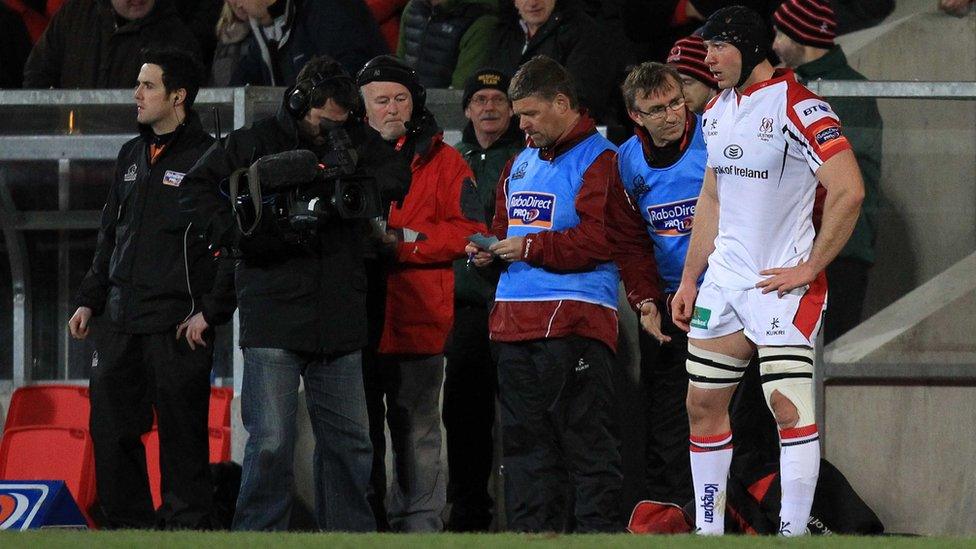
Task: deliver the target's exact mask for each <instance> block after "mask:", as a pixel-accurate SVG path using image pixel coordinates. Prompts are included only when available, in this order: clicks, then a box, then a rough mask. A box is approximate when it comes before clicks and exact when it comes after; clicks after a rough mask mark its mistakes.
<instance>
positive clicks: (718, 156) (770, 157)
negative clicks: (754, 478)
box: [672, 6, 864, 536]
mask: <svg viewBox="0 0 976 549" xmlns="http://www.w3.org/2000/svg"><path fill="white" fill-rule="evenodd" d="M701 35H702V38H704V39H705V44H706V46H707V48H708V54H707V55H706V57H705V63H706V64H707V65H708V67H709V69H710V70H711V71H712V73H713V74H714V75H715V78H716V80H717V81H718V84H719V88H720V89H721V90H722V91H721V92H720V94H719V95H718V96H716V97H715V98H714V99H713V100H712V101H711V102H710V103H709V104H708V107H707V108H706V110H705V113H704V115H703V118H702V126H703V131H704V137H705V141H706V146H707V149H708V159H707V161H706V171H705V178H704V182H703V185H702V191H701V195H700V196H699V198H698V204H697V208H696V212H695V223H694V228H693V231H692V236H691V243H690V246H689V250H688V255H687V258H686V261H685V266H684V270H683V272H682V280H681V283H680V286H679V288H678V290H677V292H676V293H675V296H674V300H673V302H672V311H673V319H674V321H675V324H677V325H679V326H680V327H683V328H684V329H686V330H689V334H688V362H687V369H688V375H689V381H690V383H689V387H688V399H687V406H688V418H689V425H690V431H691V437H690V445H689V448H690V451H691V452H690V454H691V468H692V477H693V483H694V490H695V501H696V511H697V512H696V518H695V523H696V527H697V530H698V532H700V533H703V534H722V533H724V514H725V493H726V478H727V477H728V471H729V464H730V462H731V460H732V432H731V427H730V423H729V415H728V408H729V400H730V398H731V397H732V393H733V392H734V391H735V387H736V385H737V384H738V381H739V379H741V377H742V374H743V372H744V370H745V368H746V367H747V365H748V364H749V360H750V358H751V357H752V356H753V354H754V353H757V352H758V354H759V362H760V374H761V379H762V382H763V393H764V395H765V397H766V402H767V404H768V405H769V408H770V410H771V411H772V413H773V415H774V416H775V418H776V423H777V425H778V428H779V435H780V479H781V485H782V507H781V511H780V533H781V534H782V535H787V536H796V535H803V534H805V533H806V531H807V530H806V524H807V520H808V518H809V515H810V507H811V505H812V503H813V494H814V490H815V488H816V484H817V477H818V474H819V467H820V442H819V438H818V435H817V425H816V419H815V414H814V398H813V364H814V360H813V346H814V342H815V339H816V337H817V332H818V331H819V329H820V320H821V318H822V312H823V309H824V306H825V304H826V298H827V295H826V293H827V285H826V279H825V277H824V274H823V271H824V268H825V267H826V266H827V264H828V263H830V261H831V260H832V259H833V258H834V256H836V255H837V253H838V252H839V251H840V250H841V248H842V247H843V246H844V244H845V242H846V241H847V239H848V238H849V237H850V234H851V232H852V230H853V228H854V224H855V222H856V221H857V216H858V211H859V208H860V204H861V201H862V199H863V196H864V189H863V184H862V182H861V175H860V172H859V171H858V167H857V163H856V161H855V159H854V155H853V153H852V152H851V148H850V145H849V144H848V142H847V139H845V138H844V136H843V133H842V131H841V126H840V121H839V120H838V119H837V116H836V115H835V114H834V113H833V111H832V110H831V108H830V105H828V104H827V103H826V102H825V101H823V100H822V99H820V98H819V97H817V96H816V95H815V94H813V93H812V92H810V91H809V90H807V89H806V88H804V87H803V86H802V85H800V84H799V83H797V82H796V79H795V77H794V75H793V72H792V71H790V70H788V69H786V70H782V69H781V70H775V71H774V69H773V67H772V65H770V63H769V61H767V60H766V53H767V51H768V49H769V46H770V42H771V40H770V37H769V34H768V33H767V30H766V26H765V23H764V22H763V20H762V19H761V18H760V17H759V15H758V14H756V13H755V12H753V11H751V10H749V9H747V8H744V7H742V6H732V7H728V8H723V9H721V10H719V11H717V12H715V13H714V14H713V15H712V16H711V17H710V18H709V19H708V21H707V22H706V24H705V26H704V27H703V29H702V32H701ZM818 183H819V184H820V185H822V186H823V187H824V188H825V189H826V195H825V200H824V203H823V218H822V222H821V224H820V227H819V229H816V230H815V228H814V222H813V206H814V197H815V192H816V187H817V184H818ZM706 266H707V268H708V270H707V272H706V273H705V278H704V281H703V282H702V285H701V288H700V289H696V281H697V280H698V278H699V276H700V275H701V273H702V272H703V271H705V268H706Z"/></svg>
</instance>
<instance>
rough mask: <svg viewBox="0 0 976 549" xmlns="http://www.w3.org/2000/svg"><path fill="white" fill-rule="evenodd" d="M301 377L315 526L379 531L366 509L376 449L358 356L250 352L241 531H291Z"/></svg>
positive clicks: (244, 392) (237, 525) (237, 518)
mask: <svg viewBox="0 0 976 549" xmlns="http://www.w3.org/2000/svg"><path fill="white" fill-rule="evenodd" d="M299 376H302V377H303V378H304V380H305V403H306V405H307V406H308V415H309V419H310V421H311V424H312V433H313V435H314V437H315V455H314V456H313V460H314V462H313V471H314V482H315V518H316V522H317V523H318V527H319V528H320V529H322V530H338V531H349V532H367V531H373V530H375V529H376V523H375V521H374V519H373V513H372V510H371V509H370V507H369V504H368V503H367V501H366V488H367V485H368V483H369V475H370V470H371V467H372V455H373V447H372V445H371V444H370V439H369V419H368V417H367V414H366V398H365V393H364V391H363V374H362V357H361V354H360V352H359V351H355V352H353V353H349V354H346V355H341V356H337V357H326V356H322V355H320V354H314V353H301V352H295V351H289V350H286V349H267V348H245V349H244V379H243V385H242V388H241V415H242V419H243V420H244V429H245V430H247V432H248V435H249V437H248V439H247V445H246V446H245V448H244V471H243V474H242V476H241V490H240V495H239V496H238V498H237V512H236V513H235V515H234V529H235V530H286V529H287V528H288V521H289V518H290V515H291V505H292V498H293V495H294V481H295V478H294V477H295V474H294V470H293V464H294V453H295V432H296V426H295V413H296V411H297V409H298V385H299Z"/></svg>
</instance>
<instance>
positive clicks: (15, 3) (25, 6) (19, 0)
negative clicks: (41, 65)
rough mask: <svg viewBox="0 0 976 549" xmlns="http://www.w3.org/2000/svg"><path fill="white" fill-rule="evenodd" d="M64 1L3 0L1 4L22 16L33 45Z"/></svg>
mask: <svg viewBox="0 0 976 549" xmlns="http://www.w3.org/2000/svg"><path fill="white" fill-rule="evenodd" d="M63 2H64V0H46V1H45V0H2V2H0V4H2V5H4V6H6V7H7V8H8V9H9V10H11V11H13V12H14V13H15V14H16V15H17V16H18V17H20V19H21V20H22V21H23V25H24V27H25V28H26V29H27V33H28V34H29V35H30V44H31V45H32V46H33V45H34V44H35V43H37V41H38V40H39V39H40V38H41V35H42V34H44V29H46V28H47V25H48V23H50V22H51V17H52V16H53V15H54V14H55V13H57V12H58V10H59V9H60V8H61V4H62V3H63ZM4 28H8V27H4Z"/></svg>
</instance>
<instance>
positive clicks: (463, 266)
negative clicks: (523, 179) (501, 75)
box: [454, 118, 525, 306]
mask: <svg viewBox="0 0 976 549" xmlns="http://www.w3.org/2000/svg"><path fill="white" fill-rule="evenodd" d="M454 148H455V149H457V150H458V152H460V153H461V156H463V157H464V160H465V162H467V163H468V166H470V167H471V171H473V172H474V177H475V181H476V182H477V184H478V196H479V197H480V198H481V202H482V204H483V205H484V208H485V224H486V225H488V228H489V229H490V228H491V220H492V219H493V218H494V217H495V189H496V187H497V186H498V178H499V176H501V173H502V170H504V169H505V165H506V164H508V161H509V160H511V159H512V157H514V156H515V155H516V154H518V153H519V152H520V151H521V150H522V149H524V148H525V134H524V133H522V131H521V130H520V129H519V127H518V120H517V119H516V118H513V119H512V122H511V124H509V126H508V131H507V132H505V134H504V135H502V136H501V137H499V138H498V140H497V141H495V142H494V143H492V144H491V146H490V147H488V148H487V149H482V148H481V145H480V144H478V139H477V138H476V137H475V134H474V127H473V126H472V125H471V122H468V125H467V126H465V128H464V133H463V134H462V135H461V141H460V142H459V143H458V144H457V145H454ZM497 283H498V273H497V272H495V270H494V269H476V268H474V267H468V265H467V260H466V259H459V260H457V261H455V262H454V301H455V303H464V304H468V305H484V306H488V305H489V304H490V303H491V301H492V300H493V299H494V298H495V285H496V284H497Z"/></svg>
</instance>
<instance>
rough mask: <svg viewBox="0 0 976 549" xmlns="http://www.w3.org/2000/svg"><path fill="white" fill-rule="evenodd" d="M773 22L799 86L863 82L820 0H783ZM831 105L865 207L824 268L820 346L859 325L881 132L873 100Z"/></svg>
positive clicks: (870, 253) (873, 230) (870, 258)
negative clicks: (854, 166) (857, 172)
mask: <svg viewBox="0 0 976 549" xmlns="http://www.w3.org/2000/svg"><path fill="white" fill-rule="evenodd" d="M773 21H774V23H775V26H776V39H775V40H774V41H773V49H774V50H776V54H777V55H779V57H780V59H782V60H783V63H784V64H786V65H787V66H788V67H790V68H792V69H794V70H795V71H796V75H797V76H798V77H799V79H800V81H801V82H810V81H813V80H817V79H823V80H861V81H863V80H867V79H866V78H865V77H864V76H863V75H862V74H861V73H859V72H857V71H856V70H854V69H853V68H851V66H850V65H849V64H848V63H847V57H846V56H845V55H844V51H843V50H841V48H840V46H838V45H836V44H835V43H834V28H835V26H836V23H835V20H834V13H833V11H832V10H831V8H830V5H829V4H828V3H827V2H825V1H824V0H787V1H786V2H783V4H782V5H781V6H780V7H779V9H777V10H776V13H775V15H774V16H773ZM830 105H831V107H832V108H833V109H834V112H836V113H837V116H839V117H840V119H841V120H842V121H843V122H844V135H845V136H846V137H847V140H848V141H849V142H850V144H851V148H852V149H853V150H854V156H855V158H857V164H858V167H859V168H860V169H861V176H862V177H863V179H864V202H863V203H862V204H861V214H860V216H859V217H858V219H857V225H856V226H855V227H854V233H853V234H852V235H851V238H850V240H848V241H847V244H846V245H845V246H844V249H843V250H841V252H840V254H838V255H837V257H836V258H834V260H833V261H832V262H831V263H830V265H829V266H828V267H827V285H828V289H829V295H830V299H829V300H827V317H826V319H825V321H824V343H830V342H831V341H833V340H834V339H837V338H838V337H839V336H841V335H843V334H844V333H845V332H847V331H848V330H850V329H851V328H853V327H854V326H856V325H857V324H859V323H860V321H861V311H862V309H863V305H864V296H865V294H866V292H867V284H868V274H869V272H870V269H871V265H873V264H874V243H875V236H876V234H877V222H878V208H879V201H880V200H879V198H880V196H879V195H880V182H881V153H882V149H881V143H882V139H881V134H882V128H883V125H882V121H881V114H880V113H879V112H878V103H877V101H876V100H875V99H874V98H871V97H838V98H835V99H833V100H831V102H830ZM820 190H821V191H822V188H821V189H820Z"/></svg>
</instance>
